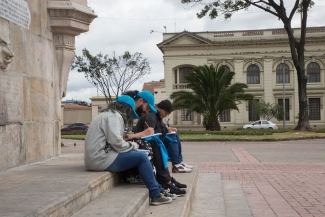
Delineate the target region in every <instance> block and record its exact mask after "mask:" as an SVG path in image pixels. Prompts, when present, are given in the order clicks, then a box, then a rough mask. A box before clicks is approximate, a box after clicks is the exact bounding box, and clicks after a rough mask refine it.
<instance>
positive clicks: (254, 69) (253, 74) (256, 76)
mask: <svg viewBox="0 0 325 217" xmlns="http://www.w3.org/2000/svg"><path fill="white" fill-rule="evenodd" d="M259 83H260V69H259V68H258V66H257V65H255V64H252V65H250V66H248V68H247V84H259Z"/></svg>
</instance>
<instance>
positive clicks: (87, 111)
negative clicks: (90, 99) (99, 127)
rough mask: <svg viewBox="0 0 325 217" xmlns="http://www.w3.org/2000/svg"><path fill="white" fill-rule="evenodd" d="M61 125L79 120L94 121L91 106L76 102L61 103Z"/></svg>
mask: <svg viewBox="0 0 325 217" xmlns="http://www.w3.org/2000/svg"><path fill="white" fill-rule="evenodd" d="M61 109H62V110H61V112H62V114H63V115H62V118H61V127H62V126H67V125H70V124H73V123H77V122H84V123H90V122H91V121H92V116H91V114H92V113H91V110H92V108H91V107H90V106H83V105H78V104H74V103H63V104H61Z"/></svg>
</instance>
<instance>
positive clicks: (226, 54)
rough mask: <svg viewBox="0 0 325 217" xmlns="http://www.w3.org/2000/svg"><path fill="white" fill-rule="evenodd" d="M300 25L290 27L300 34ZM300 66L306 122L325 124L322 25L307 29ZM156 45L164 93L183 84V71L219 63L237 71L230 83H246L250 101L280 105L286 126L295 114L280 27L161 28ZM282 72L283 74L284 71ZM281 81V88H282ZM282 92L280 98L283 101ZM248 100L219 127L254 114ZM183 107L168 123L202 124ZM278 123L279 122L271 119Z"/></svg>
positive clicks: (293, 83) (292, 78)
mask: <svg viewBox="0 0 325 217" xmlns="http://www.w3.org/2000/svg"><path fill="white" fill-rule="evenodd" d="M299 33H300V29H294V34H295V36H296V37H299ZM306 34H307V35H306V46H305V49H306V51H305V61H306V62H305V66H306V69H307V76H308V84H307V95H308V104H309V119H310V125H311V127H313V128H324V127H325V109H324V103H325V72H324V71H325V70H324V66H325V58H324V57H325V37H324V36H325V27H315V28H307V33H306ZM157 46H158V48H159V49H160V50H161V51H162V53H163V56H164V79H165V90H164V91H165V94H166V97H169V96H170V94H171V93H172V92H174V91H177V90H184V89H187V82H186V79H185V76H186V75H187V74H189V73H192V71H193V68H194V67H196V66H199V65H203V64H220V65H223V66H224V67H225V68H226V70H230V71H234V72H235V73H236V75H235V77H234V81H233V82H241V83H246V84H247V85H248V89H247V93H251V94H253V95H254V97H255V100H262V99H263V100H264V101H265V102H270V103H276V104H283V101H284V103H285V108H286V111H287V113H288V115H287V117H286V126H287V128H294V127H295V126H296V125H297V123H298V119H296V117H297V115H298V111H299V102H298V97H299V96H298V83H297V74H296V70H295V67H294V64H293V62H292V59H291V52H290V47H289V42H288V37H287V34H286V31H285V30H284V29H265V30H249V31H227V32H195V33H193V32H187V31H184V32H180V33H164V34H163V41H162V42H161V43H159V44H158V45H157ZM283 75H284V76H283ZM283 81H284V82H285V83H284V87H285V91H283ZM283 92H285V98H284V100H283ZM252 106H253V103H252V101H249V102H243V103H242V104H240V105H238V108H239V112H237V111H235V110H233V111H227V112H224V113H223V114H222V115H221V116H220V124H221V127H222V129H236V128H240V127H242V126H243V125H244V124H246V123H250V122H253V121H254V120H256V119H258V118H259V117H255V116H254V114H253V112H252V111H253V107H252ZM185 114H186V110H185V109H184V110H180V111H174V112H173V113H172V114H171V115H170V117H169V118H170V124H171V125H173V126H176V127H178V128H187V129H194V128H202V118H201V115H198V114H191V115H189V116H186V115H185ZM272 121H273V122H275V123H277V124H278V125H279V127H281V126H282V121H277V120H272Z"/></svg>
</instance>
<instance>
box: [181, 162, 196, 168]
mask: <svg viewBox="0 0 325 217" xmlns="http://www.w3.org/2000/svg"><path fill="white" fill-rule="evenodd" d="M181 165H183V166H184V167H186V168H189V169H193V166H192V165H188V164H187V163H185V162H182V163H181Z"/></svg>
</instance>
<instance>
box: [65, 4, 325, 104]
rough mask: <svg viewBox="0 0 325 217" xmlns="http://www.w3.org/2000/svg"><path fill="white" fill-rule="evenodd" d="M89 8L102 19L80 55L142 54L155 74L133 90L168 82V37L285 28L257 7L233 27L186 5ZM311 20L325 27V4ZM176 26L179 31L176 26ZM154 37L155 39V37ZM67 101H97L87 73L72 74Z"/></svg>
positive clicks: (82, 40) (82, 39)
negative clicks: (162, 48) (164, 42)
mask: <svg viewBox="0 0 325 217" xmlns="http://www.w3.org/2000/svg"><path fill="white" fill-rule="evenodd" d="M88 2H89V6H90V7H91V8H92V9H93V10H94V11H95V13H96V14H97V15H98V18H96V19H95V20H94V21H93V22H92V23H91V25H90V30H89V32H87V33H83V34H81V35H80V36H78V37H77V38H76V54H77V55H81V51H82V49H83V48H87V49H88V50H89V51H90V53H91V54H92V55H95V54H98V53H100V52H101V53H103V54H108V55H111V54H112V52H113V51H115V53H116V54H117V55H122V54H123V53H124V52H125V51H129V52H130V53H135V52H139V53H142V54H143V57H145V58H147V59H148V61H149V62H150V65H151V68H152V72H151V74H150V75H147V76H145V77H144V78H143V79H141V80H140V81H138V82H136V83H135V84H134V85H133V86H132V89H141V88H142V85H143V82H148V81H153V80H155V81H157V80H159V79H162V78H163V77H164V67H163V63H162V61H163V54H162V53H161V51H160V50H159V48H158V47H157V44H158V43H160V42H161V41H162V33H163V32H165V28H164V26H166V30H167V32H175V31H176V32H182V31H184V30H188V31H190V32H204V31H229V30H249V29H267V28H282V27H283V24H282V22H281V21H279V20H278V19H277V18H276V17H274V16H273V15H270V14H268V13H265V12H263V11H261V10H260V9H257V8H254V7H251V8H250V9H249V10H247V11H241V12H238V13H236V14H234V15H233V17H232V19H231V20H230V21H229V22H223V21H218V20H211V19H210V18H208V17H206V18H202V19H197V17H196V13H197V12H199V10H200V8H202V7H200V6H197V7H194V8H192V9H188V7H187V6H186V5H184V4H181V0H154V1H153V0H141V3H140V2H139V1H134V0H118V1H116V0H88ZM315 3H316V4H315V6H314V7H313V8H312V9H311V13H310V14H309V17H308V26H324V21H323V20H325V17H324V16H325V14H324V12H323V11H324V9H325V2H324V1H315ZM285 4H286V5H287V12H288V11H290V7H292V6H293V0H286V1H285ZM175 24H176V25H175ZM299 25H300V15H299V14H296V15H295V17H294V20H293V22H292V26H293V27H299ZM151 30H153V31H154V32H153V33H151V34H150V31H151ZM67 89H68V92H67V96H66V97H65V98H64V100H66V99H71V98H74V99H76V98H77V99H81V100H85V101H88V102H90V100H89V98H91V97H92V96H96V95H97V90H96V88H95V87H93V86H92V85H91V84H89V83H88V81H87V80H86V78H84V75H83V74H82V73H78V72H70V75H69V81H68V87H67Z"/></svg>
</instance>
